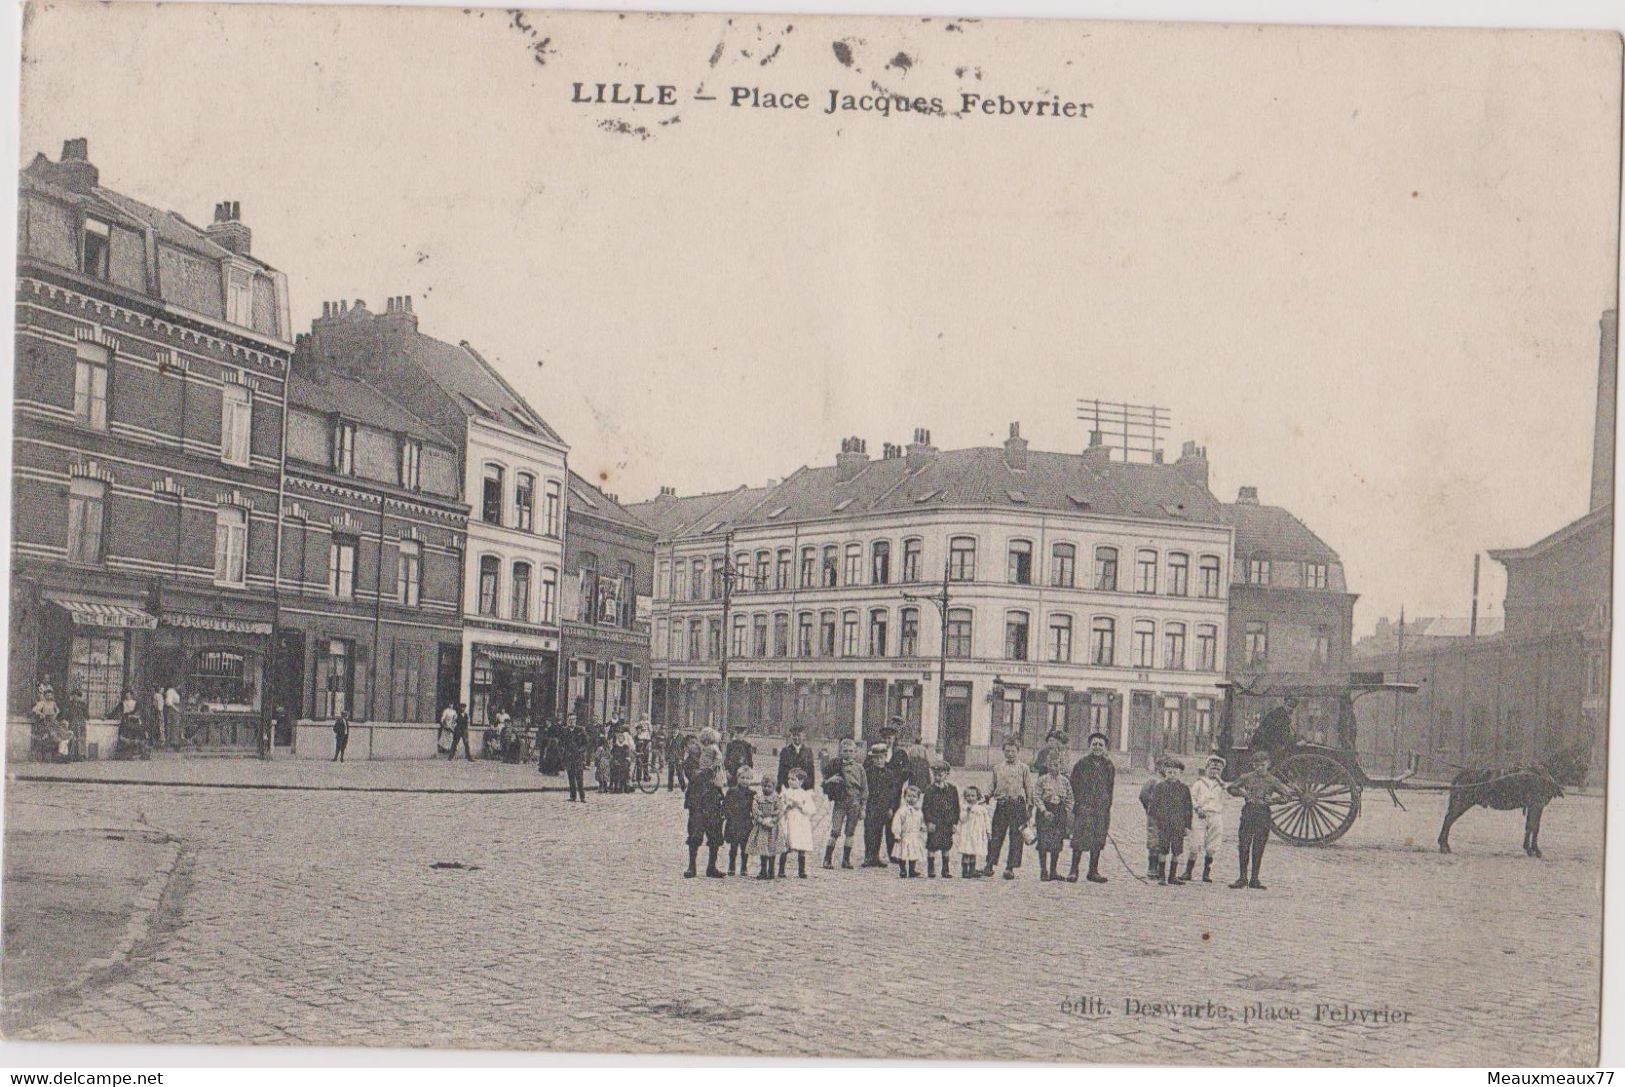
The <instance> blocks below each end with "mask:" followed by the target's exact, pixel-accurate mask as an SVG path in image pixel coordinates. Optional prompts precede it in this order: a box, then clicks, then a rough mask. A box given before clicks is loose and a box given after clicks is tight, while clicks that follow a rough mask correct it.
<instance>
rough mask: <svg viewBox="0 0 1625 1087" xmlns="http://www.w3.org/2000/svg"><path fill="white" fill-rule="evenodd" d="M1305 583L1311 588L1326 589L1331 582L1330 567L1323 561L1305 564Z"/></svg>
mask: <svg viewBox="0 0 1625 1087" xmlns="http://www.w3.org/2000/svg"><path fill="white" fill-rule="evenodd" d="M1303 584H1304V586H1305V587H1306V588H1310V589H1324V588H1326V587H1327V586H1328V585H1329V584H1331V579H1330V577H1329V568H1328V567H1327V565H1326V564H1325V563H1323V562H1306V563H1304V564H1303Z"/></svg>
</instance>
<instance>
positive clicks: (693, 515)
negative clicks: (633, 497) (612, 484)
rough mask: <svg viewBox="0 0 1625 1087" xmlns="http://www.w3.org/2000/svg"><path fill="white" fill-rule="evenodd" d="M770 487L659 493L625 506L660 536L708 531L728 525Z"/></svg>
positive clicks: (668, 537) (667, 537) (673, 537)
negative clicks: (709, 492)
mask: <svg viewBox="0 0 1625 1087" xmlns="http://www.w3.org/2000/svg"><path fill="white" fill-rule="evenodd" d="M771 491H772V488H769V487H743V486H742V487H739V488H738V489H736V490H732V491H718V492H713V493H711V494H696V495H690V496H687V497H684V498H678V497H676V496H673V495H661V496H660V497H658V498H653V499H650V500H649V501H647V502H637V503H634V504H633V505H631V506H628V507H627V509H628V510H629V511H630V512H631V513H632V514H633V516H635V517H637V519H638V520H639V521H642V522H643V523H644V524H646V525H648V526H649V527H650V528H652V529H654V531H655V533H656V535H657V536H658V537H659V538H660V539H662V540H679V539H683V538H685V537H696V536H705V535H710V534H711V533H714V532H725V531H727V530H728V529H729V528H732V527H733V526H734V525H735V524H736V523H738V521H737V519H738V518H739V517H740V516H742V515H743V514H744V513H747V512H749V511H750V510H751V508H752V507H754V506H756V505H757V504H759V503H760V502H761V500H762V499H763V498H764V497H766V496H767V495H768V494H769V493H770V492H771Z"/></svg>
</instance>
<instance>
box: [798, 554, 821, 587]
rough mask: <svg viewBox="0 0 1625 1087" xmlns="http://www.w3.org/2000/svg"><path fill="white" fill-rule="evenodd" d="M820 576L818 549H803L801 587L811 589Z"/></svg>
mask: <svg viewBox="0 0 1625 1087" xmlns="http://www.w3.org/2000/svg"><path fill="white" fill-rule="evenodd" d="M817 576H818V549H817V548H813V547H803V548H802V549H801V587H802V588H803V589H810V588H812V587H813V585H814V584H815V581H814V579H815V578H817Z"/></svg>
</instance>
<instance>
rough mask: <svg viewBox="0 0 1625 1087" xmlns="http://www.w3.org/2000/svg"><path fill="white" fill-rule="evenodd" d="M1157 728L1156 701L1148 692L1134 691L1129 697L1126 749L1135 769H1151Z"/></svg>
mask: <svg viewBox="0 0 1625 1087" xmlns="http://www.w3.org/2000/svg"><path fill="white" fill-rule="evenodd" d="M1156 727H1157V706H1156V699H1155V697H1153V696H1152V694H1151V692H1150V691H1135V692H1133V693H1132V694H1131V695H1130V696H1129V709H1128V749H1129V755H1130V758H1131V759H1132V762H1133V765H1134V767H1135V768H1136V769H1146V770H1149V769H1151V768H1152V758H1153V756H1152V747H1153V745H1154V743H1155V735H1156Z"/></svg>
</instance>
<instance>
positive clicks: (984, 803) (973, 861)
mask: <svg viewBox="0 0 1625 1087" xmlns="http://www.w3.org/2000/svg"><path fill="white" fill-rule="evenodd" d="M992 832H993V801H992V799H991V798H989V797H985V796H983V795H982V791H981V790H980V789H978V788H977V787H976V786H974V785H969V786H966V788H965V814H964V815H962V816H960V818H959V863H960V868H961V875H963V876H964V877H965V878H966V879H975V878H976V877H978V876H980V875H981V874H982V859H983V858H984V857H986V856H987V840H988V837H989V836H990V835H991V834H992Z"/></svg>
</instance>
